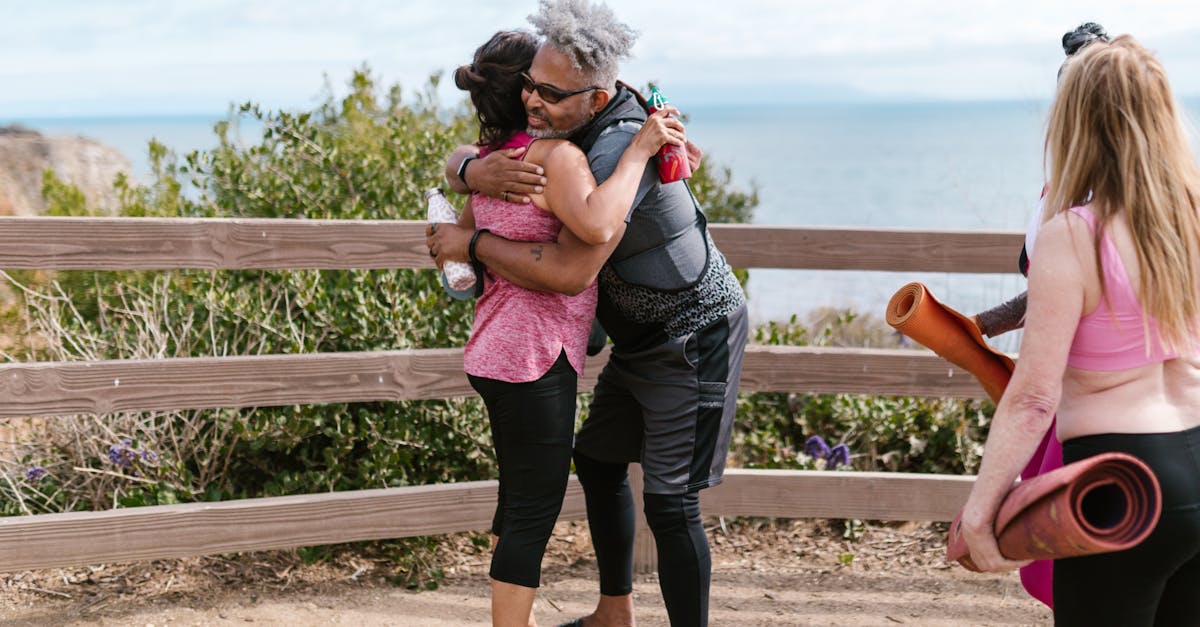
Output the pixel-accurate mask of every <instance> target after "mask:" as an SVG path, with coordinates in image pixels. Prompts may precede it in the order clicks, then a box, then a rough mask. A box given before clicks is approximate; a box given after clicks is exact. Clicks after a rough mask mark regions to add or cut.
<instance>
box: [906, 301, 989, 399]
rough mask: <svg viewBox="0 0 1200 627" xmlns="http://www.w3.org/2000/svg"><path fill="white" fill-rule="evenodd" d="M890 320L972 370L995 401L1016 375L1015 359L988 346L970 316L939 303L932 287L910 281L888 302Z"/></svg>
mask: <svg viewBox="0 0 1200 627" xmlns="http://www.w3.org/2000/svg"><path fill="white" fill-rule="evenodd" d="M886 319H887V323H888V324H889V325H891V326H892V327H893V328H895V329H896V330H897V331H899V332H901V333H903V334H904V335H906V336H908V337H910V338H912V339H913V340H915V341H917V342H919V343H920V344H921V345H922V346H924V347H926V348H928V349H929V350H932V351H933V352H935V353H937V354H938V355H939V356H940V357H942V358H943V359H945V360H946V361H948V362H950V363H952V364H954V365H956V366H958V367H959V368H962V369H963V370H966V371H967V372H969V373H971V375H972V376H974V377H975V378H976V379H977V380H978V381H979V383H980V385H982V386H983V389H984V391H985V392H987V395H988V396H989V397H991V399H992V401H993V402H999V401H1000V396H1001V395H1002V394H1004V388H1005V386H1007V385H1008V380H1009V379H1011V378H1012V371H1013V360H1012V359H1010V358H1009V357H1008V356H1007V355H1005V354H1004V353H1001V352H1000V351H997V350H996V349H994V348H992V347H991V346H989V345H988V343H987V342H985V341H984V339H983V334H981V333H980V332H979V327H978V326H976V325H975V323H974V322H973V321H972V320H971V319H970V318H968V317H966V316H964V315H962V314H960V313H958V312H957V311H954V310H953V309H951V308H949V307H947V306H945V305H943V304H942V303H940V302H938V300H937V299H936V298H934V297H933V294H932V293H930V292H929V288H927V287H925V286H924V285H923V284H921V283H909V284H908V285H905V286H904V287H902V288H900V289H899V290H898V291H897V292H896V293H895V294H894V295H893V296H892V298H891V300H889V301H888V307H887V316H886Z"/></svg>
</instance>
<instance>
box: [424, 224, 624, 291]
mask: <svg viewBox="0 0 1200 627" xmlns="http://www.w3.org/2000/svg"><path fill="white" fill-rule="evenodd" d="M624 233H625V226H624V225H622V226H621V228H620V229H619V231H618V232H617V233H616V234H615V235H614V236H613V238H612V239H610V240H609V241H608V242H607V243H604V244H598V245H590V244H585V243H583V242H582V241H581V240H580V239H579V238H577V237H575V236H574V235H573V234H571V232H570V231H569V230H567V229H562V230H561V231H559V234H558V241H557V242H515V241H511V240H507V239H504V238H503V237H500V236H498V235H493V234H491V233H480V234H479V236H478V238H477V239H476V241H475V256H476V257H477V258H478V259H479V260H480V261H482V262H483V264H484V265H486V266H487V267H488V269H489V270H491V271H492V272H495V273H496V274H499V275H500V276H502V277H504V278H506V279H508V280H509V281H512V282H513V283H515V284H517V285H520V286H521V287H524V288H527V289H531V290H538V291H543V292H558V293H560V294H578V293H579V292H582V291H583V290H585V289H587V287H588V286H589V285H591V284H592V281H594V280H596V275H597V274H599V272H600V267H601V266H603V265H604V262H605V261H607V260H608V256H609V255H611V254H612V251H613V250H614V249H615V248H616V247H617V244H619V243H620V241H621V236H622V235H624ZM473 234H474V232H473V231H471V230H468V229H464V228H461V227H459V226H457V225H453V224H439V225H438V227H437V229H436V230H432V231H431V230H430V229H428V228H427V229H426V239H425V243H426V245H427V246H429V249H430V251H432V252H433V254H434V257H435V259H436V260H437V264H438V266H439V267H440V266H441V265H442V264H443V263H445V262H446V261H466V260H468V259H469V257H468V248H469V245H470V240H471V236H472V235H473Z"/></svg>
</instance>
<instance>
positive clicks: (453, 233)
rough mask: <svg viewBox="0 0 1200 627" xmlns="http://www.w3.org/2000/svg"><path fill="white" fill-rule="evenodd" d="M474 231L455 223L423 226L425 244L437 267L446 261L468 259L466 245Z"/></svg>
mask: <svg viewBox="0 0 1200 627" xmlns="http://www.w3.org/2000/svg"><path fill="white" fill-rule="evenodd" d="M474 234H475V231H473V230H471V229H464V228H463V227H461V226H459V225H457V224H450V223H442V224H436V223H435V224H430V225H428V226H426V227H425V246H427V247H428V248H429V256H430V257H433V262H434V263H436V264H437V267H438V268H441V267H442V264H444V263H446V262H447V261H470V260H471V259H470V257H469V256H468V255H467V252H468V251H467V247H468V245H469V244H470V243H471V236H472V235H474Z"/></svg>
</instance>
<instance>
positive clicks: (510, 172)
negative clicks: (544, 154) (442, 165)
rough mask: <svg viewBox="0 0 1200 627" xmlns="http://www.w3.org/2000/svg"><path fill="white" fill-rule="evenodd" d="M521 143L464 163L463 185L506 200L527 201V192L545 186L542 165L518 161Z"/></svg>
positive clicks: (538, 189) (535, 190)
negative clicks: (465, 165)
mask: <svg viewBox="0 0 1200 627" xmlns="http://www.w3.org/2000/svg"><path fill="white" fill-rule="evenodd" d="M524 153H525V147H524V146H522V147H520V148H510V149H508V150H497V151H496V152H493V153H491V154H489V155H488V156H486V157H483V158H482V159H477V160H475V161H472V162H471V163H470V164H469V165H467V171H466V172H465V175H466V179H467V181H466V183H467V186H468V187H470V188H471V189H472V190H474V191H477V192H482V193H484V194H487V195H488V196H491V197H493V198H499V199H501V200H506V201H509V202H521V203H527V202H529V194H540V193H542V192H543V191H544V190H545V186H546V177H545V176H542V175H543V174H545V171H544V170H543V169H542V166H540V165H535V164H532V163H529V162H526V161H520V160H518V159H517V157H520V156H521V155H523V154H524Z"/></svg>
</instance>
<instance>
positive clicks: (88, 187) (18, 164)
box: [0, 125, 131, 216]
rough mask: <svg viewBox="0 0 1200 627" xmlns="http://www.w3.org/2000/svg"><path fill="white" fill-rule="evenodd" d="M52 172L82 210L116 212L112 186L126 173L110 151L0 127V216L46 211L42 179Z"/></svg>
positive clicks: (121, 159)
mask: <svg viewBox="0 0 1200 627" xmlns="http://www.w3.org/2000/svg"><path fill="white" fill-rule="evenodd" d="M47 169H52V170H54V172H55V174H56V175H57V176H58V178H59V179H60V180H62V181H66V182H68V183H72V184H74V185H75V186H76V187H78V188H79V189H80V191H82V192H83V194H84V196H86V197H87V199H88V205H89V206H92V207H96V208H99V209H101V210H104V211H113V210H115V209H116V207H117V197H116V194H115V193H113V189H112V183H113V179H114V178H115V177H116V175H117V173H118V172H125V173H127V174H128V173H129V172H130V171H131V167H130V163H129V159H128V158H127V157H126V156H125V155H123V154H121V153H120V152H118V151H117V150H116V149H114V148H112V147H110V146H107V145H105V144H102V143H100V142H98V141H96V140H94V139H88V138H86V137H80V136H47V135H42V134H41V133H38V132H37V131H33V130H30V129H27V128H24V127H22V126H18V125H14V126H4V127H0V215H17V216H29V215H38V214H40V213H42V211H43V210H45V208H46V201H45V200H44V199H43V198H42V173H43V172H44V171H46V170H47Z"/></svg>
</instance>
